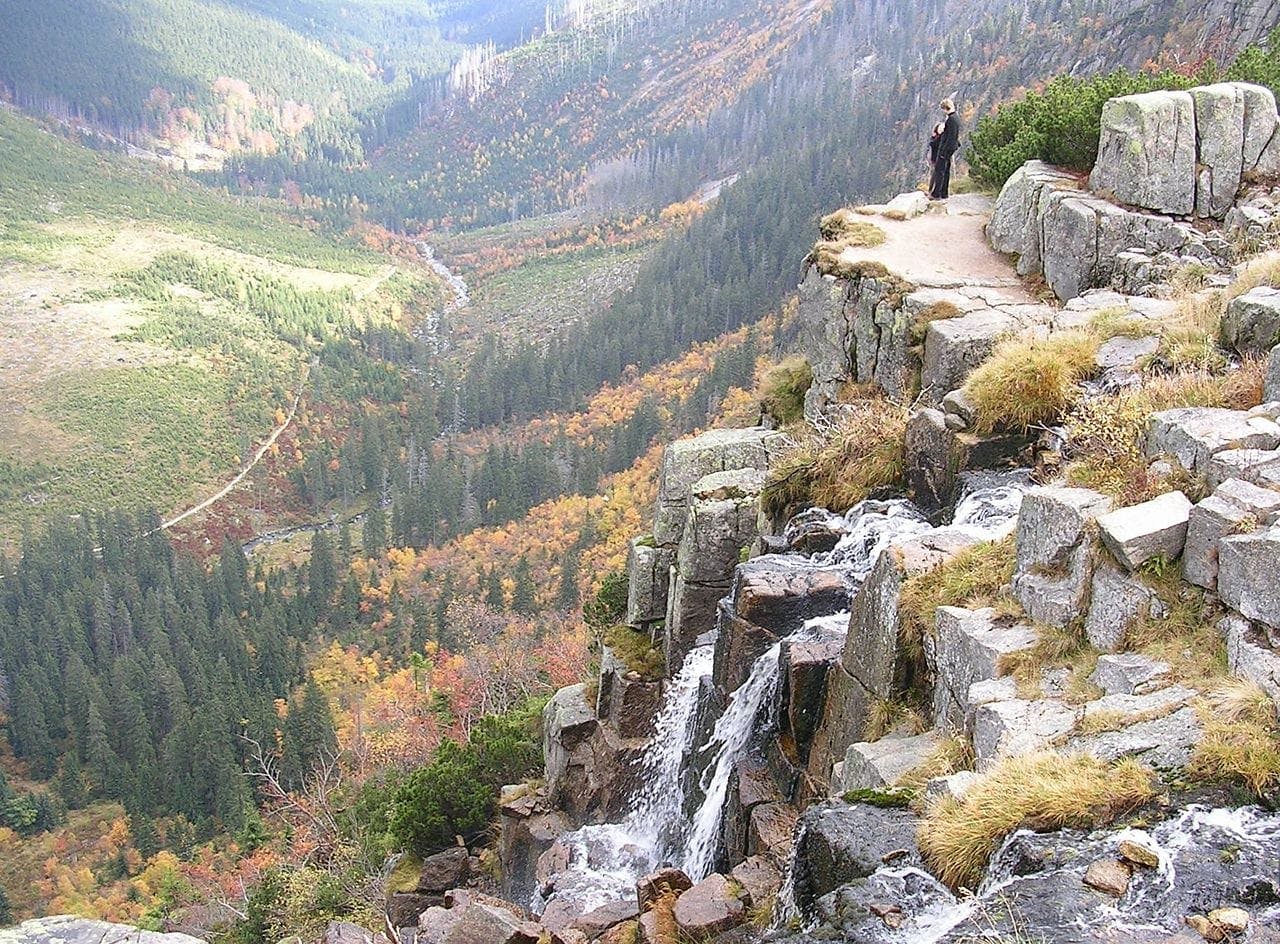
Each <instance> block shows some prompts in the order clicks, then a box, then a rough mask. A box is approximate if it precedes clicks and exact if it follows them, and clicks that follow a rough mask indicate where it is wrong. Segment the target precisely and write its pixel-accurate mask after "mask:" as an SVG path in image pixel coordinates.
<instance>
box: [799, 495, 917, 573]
mask: <svg viewBox="0 0 1280 944" xmlns="http://www.w3.org/2000/svg"><path fill="white" fill-rule="evenodd" d="M931 529H932V525H930V524H929V522H928V521H927V520H926V519H925V517H924V515H922V514H921V513H920V509H918V508H917V507H916V506H915V505H914V504H912V503H911V502H909V501H907V500H906V499H902V498H895V499H893V500H892V501H863V502H858V504H856V505H854V506H853V507H852V508H850V509H849V511H848V512H847V513H846V514H845V516H844V529H843V530H844V535H843V536H842V537H841V538H840V540H839V542H837V544H836V546H835V547H834V548H832V549H831V550H830V551H828V552H827V553H825V554H815V555H814V557H813V563H814V564H816V565H819V566H826V565H832V564H838V565H842V566H846V567H848V568H849V569H850V571H851V572H852V573H853V575H854V576H856V577H865V576H866V575H867V574H868V573H870V572H871V566H872V565H873V564H874V563H875V561H876V558H877V557H878V556H879V555H880V552H881V551H882V550H884V549H885V548H886V547H887V546H888V545H889V542H890V541H892V540H893V539H894V538H896V537H898V536H899V535H902V534H919V533H920V532H923V531H929V530H931Z"/></svg>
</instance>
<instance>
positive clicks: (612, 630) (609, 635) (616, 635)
mask: <svg viewBox="0 0 1280 944" xmlns="http://www.w3.org/2000/svg"><path fill="white" fill-rule="evenodd" d="M604 644H605V645H606V646H608V647H609V650H610V651H611V652H612V653H613V654H614V655H615V656H617V657H618V659H619V660H620V661H621V662H622V664H623V665H625V666H626V667H627V668H628V669H630V670H631V671H632V672H635V673H636V674H637V675H639V676H640V677H641V678H642V679H644V680H645V681H656V680H657V679H660V678H662V675H663V670H664V669H665V667H666V663H665V661H664V660H663V658H662V652H661V651H660V650H659V649H658V648H657V647H655V646H654V644H653V640H652V639H650V638H649V634H648V633H642V632H639V631H638V630H634V629H632V628H631V627H630V626H625V625H623V624H621V623H619V624H617V625H615V626H611V627H609V629H607V630H606V631H605V634H604Z"/></svg>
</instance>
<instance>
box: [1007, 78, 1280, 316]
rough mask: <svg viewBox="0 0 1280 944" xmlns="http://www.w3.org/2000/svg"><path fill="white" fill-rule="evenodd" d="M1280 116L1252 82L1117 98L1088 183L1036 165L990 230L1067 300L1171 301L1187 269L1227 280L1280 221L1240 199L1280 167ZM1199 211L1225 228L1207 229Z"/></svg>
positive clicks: (1021, 264)
mask: <svg viewBox="0 0 1280 944" xmlns="http://www.w3.org/2000/svg"><path fill="white" fill-rule="evenodd" d="M1277 120H1278V119H1277V115H1276V106H1275V99H1274V96H1273V95H1272V94H1271V92H1270V91H1269V90H1267V89H1265V88H1262V87H1260V86H1253V85H1247V84H1243V83H1223V84H1219V85H1211V86H1204V87H1200V88H1195V89H1191V90H1190V91H1187V92H1183V91H1160V92H1150V93H1146V94H1141V95H1127V96H1123V97H1120V98H1114V99H1112V100H1110V101H1109V102H1107V104H1106V105H1105V107H1104V109H1103V115H1102V128H1101V139H1100V143H1099V151H1098V160H1097V163H1096V164H1095V166H1094V168H1093V172H1092V173H1091V174H1090V176H1089V179H1088V181H1087V188H1086V185H1085V183H1084V182H1082V181H1081V180H1079V179H1077V178H1075V177H1073V176H1072V175H1069V174H1065V173H1062V172H1060V171H1057V170H1055V169H1054V168H1051V167H1048V166H1046V165H1044V164H1042V163H1040V162H1037V161H1032V162H1029V163H1028V164H1026V165H1025V166H1024V167H1023V168H1021V169H1020V170H1018V171H1016V172H1015V173H1014V174H1013V176H1011V177H1010V178H1009V180H1008V181H1007V182H1006V183H1005V186H1004V188H1003V189H1002V191H1001V193H1000V197H999V199H998V200H997V201H996V207H995V210H994V212H993V214H992V218H991V222H990V224H989V225H988V228H987V236H988V238H989V239H990V241H991V245H992V246H993V247H994V248H995V249H997V250H998V251H1000V252H1007V253H1014V254H1016V255H1017V256H1018V271H1019V273H1020V274H1023V275H1032V274H1042V275H1043V276H1044V278H1045V281H1046V282H1048V284H1049V286H1050V288H1052V289H1053V291H1054V293H1055V294H1056V295H1057V296H1058V297H1059V298H1061V299H1063V300H1067V299H1071V298H1075V297H1076V296H1078V295H1080V294H1082V293H1083V292H1085V291H1087V290H1088V289H1091V288H1097V287H1101V286H1108V285H1113V286H1114V287H1116V288H1119V289H1121V290H1123V291H1125V292H1127V293H1129V294H1133V295H1151V294H1164V295H1166V296H1167V295H1169V294H1172V291H1173V290H1172V289H1171V288H1169V285H1168V283H1169V282H1170V281H1171V280H1172V279H1173V278H1174V277H1175V276H1176V275H1177V273H1178V272H1179V270H1187V271H1194V272H1199V273H1203V277H1204V278H1206V279H1207V280H1208V281H1209V283H1210V284H1217V285H1224V284H1226V282H1227V281H1228V280H1229V279H1228V276H1229V273H1230V271H1231V266H1232V264H1233V263H1234V261H1235V255H1236V251H1237V250H1236V247H1237V246H1238V245H1240V244H1242V243H1243V242H1245V241H1247V240H1250V239H1252V240H1255V241H1261V240H1264V239H1266V238H1267V237H1268V235H1269V234H1270V233H1272V232H1273V231H1274V230H1275V227H1276V213H1275V212H1274V211H1273V208H1272V205H1271V203H1270V202H1269V201H1258V202H1254V201H1253V200H1252V199H1251V201H1250V202H1248V203H1246V204H1243V205H1241V206H1237V201H1238V192H1239V191H1240V189H1241V187H1242V185H1243V184H1245V183H1246V182H1247V181H1248V180H1250V179H1251V178H1252V177H1254V176H1257V175H1262V176H1267V175H1269V174H1270V173H1272V170H1271V168H1272V167H1273V165H1276V166H1277V168H1278V169H1280V136H1278V135H1276V133H1275V129H1276V126H1277ZM1193 216H1196V217H1202V218H1207V219H1213V220H1224V221H1225V228H1224V230H1223V231H1218V230H1202V229H1197V228H1196V227H1194V226H1192V225H1190V223H1189V222H1188V220H1187V218H1189V217H1193Z"/></svg>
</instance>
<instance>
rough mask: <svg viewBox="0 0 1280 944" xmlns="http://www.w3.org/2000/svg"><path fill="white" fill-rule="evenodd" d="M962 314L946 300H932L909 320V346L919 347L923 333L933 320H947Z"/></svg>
mask: <svg viewBox="0 0 1280 944" xmlns="http://www.w3.org/2000/svg"><path fill="white" fill-rule="evenodd" d="M963 314H964V312H963V311H961V310H960V308H959V307H958V306H956V305H954V304H952V303H951V302H948V301H940V302H934V303H933V304H932V305H929V306H927V307H925V308H923V309H921V311H920V313H919V314H917V315H916V317H915V319H914V320H913V321H912V322H911V346H912V347H919V346H920V345H922V344H924V338H925V335H926V334H928V333H929V325H931V324H933V323H934V322H935V321H947V320H949V319H951V318H959V317H960V316H962V315H963Z"/></svg>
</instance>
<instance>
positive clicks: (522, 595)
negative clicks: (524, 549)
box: [511, 554, 537, 616]
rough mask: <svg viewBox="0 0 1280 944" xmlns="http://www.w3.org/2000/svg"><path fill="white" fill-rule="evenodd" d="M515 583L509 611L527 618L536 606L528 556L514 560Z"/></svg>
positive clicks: (535, 589)
mask: <svg viewBox="0 0 1280 944" xmlns="http://www.w3.org/2000/svg"><path fill="white" fill-rule="evenodd" d="M515 582H516V586H515V590H514V591H513V593H512V596H511V609H512V610H514V611H515V612H517V613H519V614H521V615H522V616H528V615H529V614H530V613H532V612H533V611H534V609H535V608H536V606H537V604H536V601H535V594H536V593H537V588H536V587H535V586H534V584H533V570H532V568H531V567H530V566H529V557H528V555H525V554H521V555H520V557H519V559H518V560H516V569H515Z"/></svg>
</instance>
